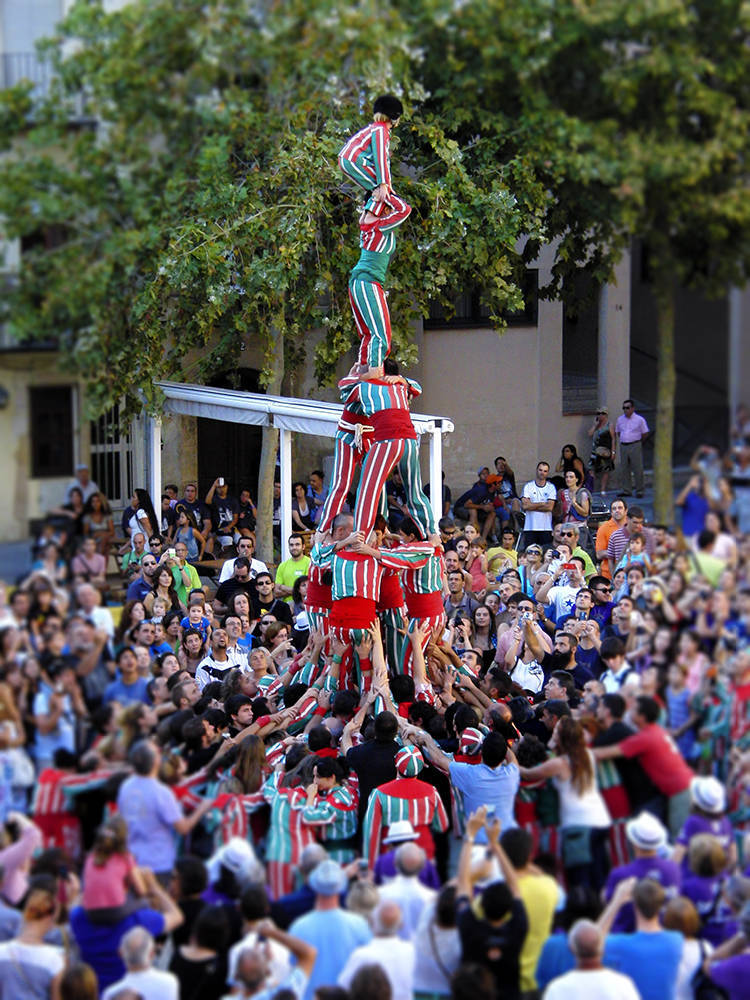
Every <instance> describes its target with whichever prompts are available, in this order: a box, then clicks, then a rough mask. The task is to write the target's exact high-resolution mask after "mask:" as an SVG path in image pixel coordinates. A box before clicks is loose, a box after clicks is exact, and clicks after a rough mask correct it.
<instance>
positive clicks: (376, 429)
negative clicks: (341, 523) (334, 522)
mask: <svg viewBox="0 0 750 1000" xmlns="http://www.w3.org/2000/svg"><path fill="white" fill-rule="evenodd" d="M385 372H386V376H385V377H384V378H382V379H374V380H370V381H355V380H354V379H352V378H346V379H342V380H341V382H339V388H340V389H341V399H342V401H343V402H344V405H345V407H346V410H349V409H350V407H351V406H352V404H354V403H356V404H358V405H359V406H360V407H361V410H362V417H361V426H355V436H357V435H359V434H360V432H361V433H368V434H369V433H372V442H371V444H370V447H369V449H368V451H367V454H366V455H365V457H364V460H363V462H362V474H361V477H360V481H359V487H358V489H357V499H356V502H355V510H354V529H355V531H363V532H364V533H365V537H367V536H368V535H369V534H370V532H371V531H372V528H373V525H374V524H375V518H376V516H377V512H378V506H379V503H380V500H381V495H382V491H383V489H384V487H385V483H386V480H387V479H388V476H389V475H390V474H391V471H392V469H393V467H394V466H395V465H396V464H398V471H399V473H400V475H401V478H402V480H403V484H404V491H405V493H406V505H407V508H408V511H409V514H410V516H411V518H412V519H413V520H414V521H415V522H416V524H417V525H418V527H419V530H420V532H421V534H422V535H423V537H425V538H427V537H429V536H430V535H434V534H435V518H434V515H433V513H432V508H431V507H430V503H429V501H428V499H427V497H426V496H425V495H424V492H423V490H422V475H421V472H420V469H419V444H418V442H417V432H416V431H415V430H414V424H413V423H412V419H411V414H410V412H409V402H410V400H411V398H412V397H413V396H418V395H420V394H421V392H422V388H421V386H420V385H419V383H418V382H415V381H413V380H412V379H405V378H402V377H401V376H399V375H398V365H397V364H396V362H395V361H393V360H392V359H391V358H388V359H386V362H385Z"/></svg>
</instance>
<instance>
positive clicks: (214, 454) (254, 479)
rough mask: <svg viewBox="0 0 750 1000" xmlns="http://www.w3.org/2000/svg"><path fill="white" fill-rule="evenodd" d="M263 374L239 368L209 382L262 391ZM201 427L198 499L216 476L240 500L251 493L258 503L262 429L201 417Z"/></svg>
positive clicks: (198, 423) (199, 425) (233, 387)
mask: <svg viewBox="0 0 750 1000" xmlns="http://www.w3.org/2000/svg"><path fill="white" fill-rule="evenodd" d="M259 378H260V372H258V371H256V370H255V369H254V368H239V369H237V370H236V371H233V372H222V373H221V374H220V375H215V376H214V377H213V378H212V379H211V381H210V382H209V383H208V384H209V385H210V386H212V387H213V388H215V389H239V390H242V391H244V392H256V393H257V392H263V389H262V388H261V387H260V384H259ZM196 423H197V425H198V496H200V497H204V496H205V495H206V493H207V492H208V491H209V489H210V488H211V484H212V483H213V481H214V479H216V478H217V476H223V477H224V478H225V479H226V481H227V483H228V485H229V493H230V495H231V496H233V497H237V498H238V499H239V495H240V491H241V490H243V489H248V490H250V496H251V497H252V499H253V502H257V500H258V465H259V462H260V449H261V443H262V438H263V428H262V427H260V426H258V425H254V424H235V423H230V422H228V421H225V420H209V419H207V418H205V417H199V418H198V420H197V421H196Z"/></svg>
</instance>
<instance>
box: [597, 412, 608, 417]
mask: <svg viewBox="0 0 750 1000" xmlns="http://www.w3.org/2000/svg"><path fill="white" fill-rule="evenodd" d="M596 415H597V417H606V415H607V411H606V410H597V411H596Z"/></svg>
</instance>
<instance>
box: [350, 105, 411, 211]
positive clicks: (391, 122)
mask: <svg viewBox="0 0 750 1000" xmlns="http://www.w3.org/2000/svg"><path fill="white" fill-rule="evenodd" d="M372 110H373V120H372V122H371V123H370V124H369V125H365V127H364V128H361V129H360V130H359V132H356V133H355V134H354V135H353V136H352V137H351V138H350V139H348V140H347V141H346V143H345V144H344V146H343V148H342V149H341V151H340V152H339V155H338V163H339V167H340V168H341V170H343V172H344V173H345V174H346V176H347V177H349V178H351V180H353V181H354V183H355V184H356V185H357V186H358V187H360V188H362V190H363V191H366V192H367V193H368V194H369V193H370V192H372V201H373V208H374V210H375V214H378V213H379V206H380V204H381V203H382V202H383V200H384V199H385V197H386V195H387V194H388V192H389V191H391V190H392V187H391V129H392V128H395V127H396V125H398V120H399V118H400V117H401V115H402V114H403V113H404V108H403V105H402V104H401V101H400V100H399V99H398V98H397V97H394V96H393V95H392V94H382V95H381V96H380V97H378V98H376V99H375V103H374V105H373V108H372Z"/></svg>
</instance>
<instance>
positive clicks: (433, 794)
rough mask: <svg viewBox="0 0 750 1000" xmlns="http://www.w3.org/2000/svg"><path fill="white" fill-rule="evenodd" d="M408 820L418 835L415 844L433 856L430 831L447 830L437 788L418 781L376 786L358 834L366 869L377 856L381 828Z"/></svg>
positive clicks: (397, 779)
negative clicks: (360, 833) (366, 865)
mask: <svg viewBox="0 0 750 1000" xmlns="http://www.w3.org/2000/svg"><path fill="white" fill-rule="evenodd" d="M404 819H408V820H409V822H410V823H411V825H412V826H413V827H414V829H415V831H416V832H417V834H418V837H417V843H418V844H419V845H420V847H423V848H424V849H425V850H426V851H427V856H428V857H429V858H432V857H434V855H435V845H434V842H433V840H432V833H431V832H430V831H431V830H434V831H435V832H436V833H441V832H443V831H445V830H447V829H448V814H447V813H446V811H445V806H444V805H443V800H442V799H441V798H440V796H439V794H438V792H437V789H436V788H434V787H433V786H432V785H430V784H428V783H427V782H426V781H421V780H420V779H419V778H401V777H399V778H396V779H395V780H394V781H388V782H386V784H384V785H380V787H379V788H376V789H375V790H374V791H373V792H372V794H371V795H370V801H369V802H368V804H367V812H366V813H365V821H364V826H363V831H362V851H363V854H364V856H365V858H366V859H367V861H368V862H369V865H370V867H371V868H372V866H373V865H374V864H375V862H376V861H377V859H378V855H379V854H380V842H381V839H382V835H383V833H384V832H385V829H387V827H389V826H390V825H391V823H395V822H396V821H397V820H404Z"/></svg>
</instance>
